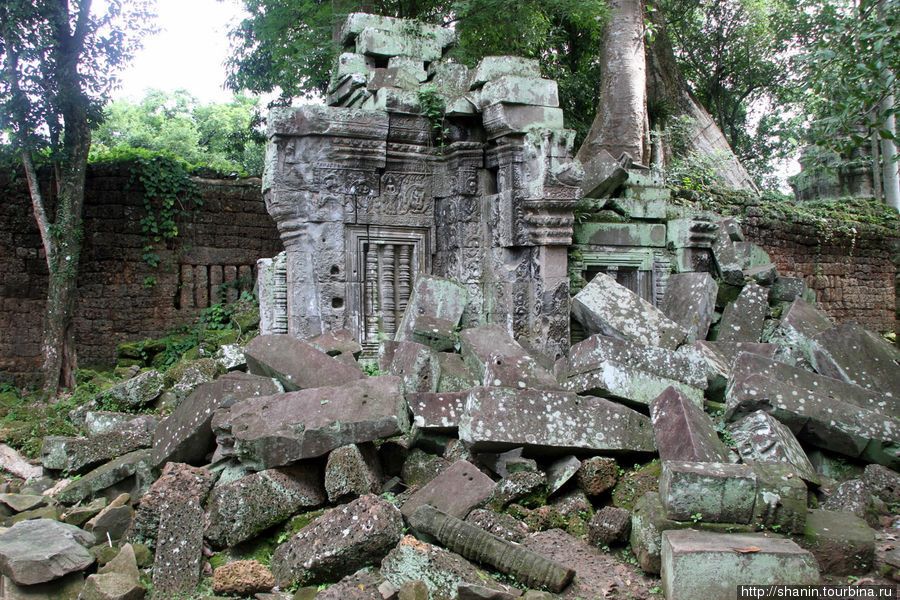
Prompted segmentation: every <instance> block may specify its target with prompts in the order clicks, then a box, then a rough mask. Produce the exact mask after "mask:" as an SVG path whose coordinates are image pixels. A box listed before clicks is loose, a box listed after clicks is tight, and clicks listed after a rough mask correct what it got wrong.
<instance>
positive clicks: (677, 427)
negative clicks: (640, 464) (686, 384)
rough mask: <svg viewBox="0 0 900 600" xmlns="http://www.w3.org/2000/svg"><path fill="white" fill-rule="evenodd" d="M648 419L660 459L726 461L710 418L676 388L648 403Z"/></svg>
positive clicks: (725, 450) (671, 388)
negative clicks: (651, 425) (651, 424)
mask: <svg viewBox="0 0 900 600" xmlns="http://www.w3.org/2000/svg"><path fill="white" fill-rule="evenodd" d="M650 422H651V423H653V433H654V435H655V436H656V447H657V448H658V449H659V457H660V458H661V459H662V460H664V461H669V460H681V461H691V462H711V463H725V462H729V455H728V449H727V448H725V444H723V443H722V440H720V439H719V435H718V433H716V426H715V424H714V423H713V421H712V419H711V418H710V417H709V415H707V414H706V413H705V412H704V411H703V409H702V408H700V407H699V406H698V405H697V403H696V402H694V401H693V400H691V399H690V398H688V397H687V396H685V395H684V394H683V393H681V392H679V391H678V390H677V389H676V388H674V387H670V388H666V390H665V391H664V392H663V393H662V394H660V395H659V396H657V397H656V398H655V399H654V400H653V402H651V403H650Z"/></svg>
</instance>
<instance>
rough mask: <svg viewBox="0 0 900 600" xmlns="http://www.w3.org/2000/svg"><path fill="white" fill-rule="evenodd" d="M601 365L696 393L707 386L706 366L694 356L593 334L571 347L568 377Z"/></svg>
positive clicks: (704, 362)
mask: <svg viewBox="0 0 900 600" xmlns="http://www.w3.org/2000/svg"><path fill="white" fill-rule="evenodd" d="M560 360H563V359H560ZM604 361H614V362H617V363H621V364H624V365H628V366H630V367H635V368H638V369H641V370H642V371H646V372H647V373H652V374H653V375H657V376H659V377H664V378H667V379H673V380H675V381H679V382H682V383H684V384H686V385H689V386H691V387H694V388H697V389H699V390H703V389H706V386H707V379H708V372H709V365H708V364H707V362H706V361H705V360H702V359H701V358H699V357H697V356H696V355H692V354H686V353H682V352H673V351H672V350H669V349H666V348H658V347H655V346H646V345H642V344H636V343H634V342H630V341H628V340H622V339H619V338H615V337H609V336H605V335H601V334H594V335H592V336H590V337H588V338H587V339H585V340H582V341H580V342H578V343H577V344H575V345H573V346H572V348H571V350H570V351H569V358H568V367H567V368H568V375H569V376H570V377H571V376H573V375H577V374H580V373H586V372H589V371H592V370H594V369H596V368H598V367H599V366H600V365H601V364H602V363H603V362H604Z"/></svg>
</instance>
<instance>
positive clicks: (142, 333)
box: [0, 165, 281, 373]
mask: <svg viewBox="0 0 900 600" xmlns="http://www.w3.org/2000/svg"><path fill="white" fill-rule="evenodd" d="M129 168H130V167H129V166H128V165H97V166H92V167H91V168H90V169H89V173H88V181H87V191H86V194H85V206H84V231H85V240H84V251H83V254H82V262H81V269H80V272H79V285H78V287H79V302H78V306H77V312H76V322H75V323H76V334H75V335H76V343H77V352H78V359H79V363H80V364H81V365H89V364H96V363H110V362H112V361H113V360H114V358H115V347H116V344H119V343H121V342H124V341H130V340H135V339H142V338H146V337H157V336H160V335H162V334H164V333H165V332H166V331H169V330H172V329H174V328H176V327H179V326H181V325H183V324H186V323H189V322H191V321H192V320H193V319H195V318H196V317H197V316H198V315H199V313H200V312H201V311H202V309H203V308H206V307H207V306H209V305H210V304H211V303H215V302H216V301H217V299H218V296H217V293H218V291H219V286H220V285H221V283H222V282H223V281H224V282H228V281H236V280H237V281H239V283H238V284H234V285H232V286H226V289H227V290H230V292H229V293H231V294H232V295H236V294H237V291H238V288H241V287H243V288H249V287H252V282H253V281H254V280H255V275H256V272H255V264H256V260H257V259H258V258H262V257H268V256H274V255H275V254H277V253H278V252H280V251H281V241H280V240H279V238H278V233H277V231H276V230H275V224H274V223H273V221H272V220H271V218H270V217H269V215H268V213H267V212H266V209H265V206H264V204H263V201H262V197H261V193H260V181H259V179H253V178H251V179H242V180H237V181H232V180H208V179H196V180H195V182H196V183H197V186H198V191H199V194H200V198H201V199H202V202H203V204H202V206H201V207H200V208H199V209H197V210H195V211H192V212H191V214H190V216H188V217H186V218H184V219H182V220H181V221H180V222H179V224H178V228H179V235H178V237H177V238H175V239H174V240H172V241H170V242H169V243H168V244H167V245H163V246H162V247H160V248H159V249H158V250H157V253H158V254H159V255H160V256H161V257H162V262H161V265H160V267H159V268H158V269H155V268H152V267H151V266H150V265H148V264H147V263H146V262H145V261H144V260H143V259H142V257H141V255H142V245H143V242H142V235H141V230H140V222H139V221H140V219H141V217H143V216H144V215H145V209H144V206H143V197H142V193H141V191H140V190H139V189H132V188H130V186H129V179H130V171H129ZM48 192H49V189H48ZM158 246H159V245H158ZM0 273H2V276H0V373H3V372H6V373H24V372H33V371H36V370H37V369H39V367H40V337H41V320H42V316H43V310H44V302H45V295H46V285H47V279H46V278H47V267H46V263H45V261H44V253H43V250H42V247H41V240H40V236H39V234H38V232H37V227H36V226H35V224H34V217H33V216H32V212H31V205H30V201H29V198H28V195H27V192H26V189H25V183H24V181H23V179H22V178H21V177H18V178H11V177H10V176H9V175H8V174H0ZM148 277H155V278H156V285H153V286H149V287H148V285H146V284H145V280H146V279H147V278H148Z"/></svg>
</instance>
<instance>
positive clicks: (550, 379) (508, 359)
mask: <svg viewBox="0 0 900 600" xmlns="http://www.w3.org/2000/svg"><path fill="white" fill-rule="evenodd" d="M459 342H460V353H461V354H462V357H463V362H465V364H466V366H468V367H469V369H471V370H472V372H473V373H475V374H478V375H481V376H482V377H486V375H487V374H488V373H489V374H491V375H492V376H493V379H498V380H500V382H501V384H503V383H504V382H506V383H511V385H510V387H517V388H521V387H522V386H520V385H519V382H520V381H521V382H523V385H524V387H532V388H537V389H551V390H553V389H559V382H558V381H556V378H555V377H554V376H553V375H552V374H551V373H550V372H549V371H547V370H546V369H545V368H543V367H542V366H541V365H540V364H538V362H537V361H536V360H534V358H532V357H531V356H530V355H529V354H528V351H526V350H525V348H523V347H522V346H521V345H520V344H519V343H517V342H516V341H515V340H513V339H512V338H511V337H510V335H509V334H508V333H507V332H506V330H505V329H503V328H502V327H500V326H499V325H481V326H479V327H472V328H469V329H463V330H462V331H461V332H460V334H459ZM516 369H521V370H522V372H521V374H519V375H518V376H516ZM493 379H491V380H488V379H484V382H485V385H493ZM498 385H499V384H498Z"/></svg>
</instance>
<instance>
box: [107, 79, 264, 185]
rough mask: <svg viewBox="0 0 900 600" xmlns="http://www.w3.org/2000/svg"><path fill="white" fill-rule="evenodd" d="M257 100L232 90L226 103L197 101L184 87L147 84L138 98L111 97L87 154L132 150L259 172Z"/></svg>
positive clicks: (198, 165) (220, 169) (225, 170)
mask: <svg viewBox="0 0 900 600" xmlns="http://www.w3.org/2000/svg"><path fill="white" fill-rule="evenodd" d="M258 112H259V101H258V100H257V99H254V98H250V97H248V96H244V95H240V94H239V95H236V96H234V98H233V99H232V100H231V101H230V102H227V103H220V104H206V105H202V104H200V103H199V102H198V101H197V99H196V98H195V97H194V96H192V95H191V94H189V93H188V92H187V91H185V90H178V91H176V92H174V93H168V92H164V91H161V90H148V91H147V93H146V95H145V96H144V98H143V99H141V100H140V101H139V102H138V103H133V102H131V101H128V100H118V101H116V102H112V103H110V104H108V105H107V106H106V108H105V109H104V116H105V118H104V121H103V122H102V123H101V124H100V125H99V127H98V129H97V131H96V132H95V134H94V136H93V140H92V146H91V153H92V160H95V161H96V160H99V159H102V158H103V157H107V156H110V155H116V154H126V155H127V154H128V153H129V152H134V151H136V150H137V151H149V152H152V153H155V154H163V155H170V156H173V157H177V158H178V159H180V160H181V161H183V162H184V163H186V164H187V165H190V166H189V169H190V170H191V171H197V170H199V169H205V170H213V171H215V172H217V173H221V174H225V175H231V176H234V175H246V174H252V175H259V174H260V173H262V167H263V162H264V154H265V143H264V142H265V140H264V135H263V134H262V132H260V131H259V130H258V129H257V128H256V125H257V124H258V120H259V117H258Z"/></svg>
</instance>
